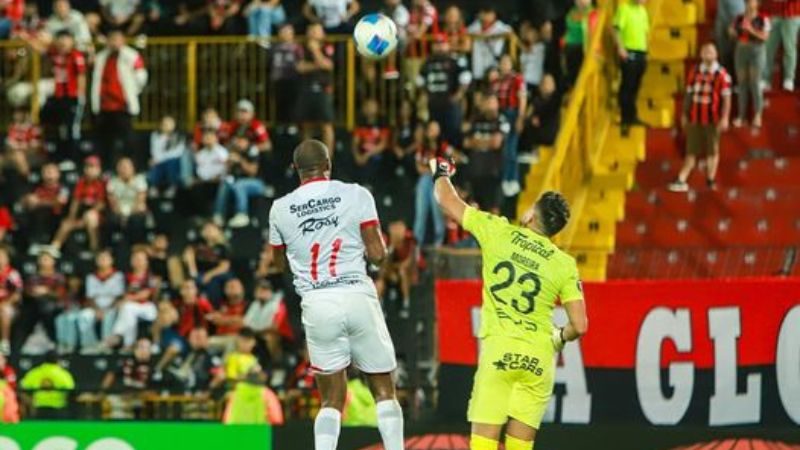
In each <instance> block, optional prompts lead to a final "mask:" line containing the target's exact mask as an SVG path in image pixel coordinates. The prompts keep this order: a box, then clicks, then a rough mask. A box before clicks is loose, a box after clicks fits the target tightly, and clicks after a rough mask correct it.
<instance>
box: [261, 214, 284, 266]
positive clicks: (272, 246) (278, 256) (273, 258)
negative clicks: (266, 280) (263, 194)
mask: <svg viewBox="0 0 800 450" xmlns="http://www.w3.org/2000/svg"><path fill="white" fill-rule="evenodd" d="M265 259H266V261H264V265H265V266H266V267H265V270H264V274H266V273H268V272H269V267H270V266H271V267H274V268H275V270H276V271H277V272H283V271H285V270H286V242H285V241H284V240H283V235H282V234H281V232H280V230H279V229H278V209H277V208H276V205H275V204H273V205H272V209H270V210H269V246H268V247H267V254H266V255H265Z"/></svg>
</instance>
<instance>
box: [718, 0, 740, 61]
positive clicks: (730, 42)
mask: <svg viewBox="0 0 800 450" xmlns="http://www.w3.org/2000/svg"><path fill="white" fill-rule="evenodd" d="M744 4H745V0H720V1H718V2H717V15H716V17H714V41H715V42H716V43H717V48H718V49H719V61H720V64H722V65H723V66H725V68H726V69H727V70H729V71H733V70H734V65H733V52H734V49H735V48H736V37H735V36H731V33H730V29H731V24H732V23H733V21H734V20H735V19H736V17H738V16H739V15H741V14H743V13H744Z"/></svg>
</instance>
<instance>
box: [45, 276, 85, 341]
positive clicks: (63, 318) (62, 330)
mask: <svg viewBox="0 0 800 450" xmlns="http://www.w3.org/2000/svg"><path fill="white" fill-rule="evenodd" d="M66 286H67V289H66V294H65V295H64V298H62V299H61V307H60V308H59V313H58V315H57V316H56V318H55V322H54V323H55V333H56V349H57V351H58V353H59V354H72V353H74V352H75V350H76V349H78V348H79V347H78V333H76V331H78V329H77V317H79V315H80V313H81V312H82V311H83V307H84V304H85V302H84V292H83V282H82V280H81V279H80V277H77V276H70V277H67V278H66ZM92 325H94V321H92ZM83 344H84V343H83V336H81V342H80V345H81V346H83Z"/></svg>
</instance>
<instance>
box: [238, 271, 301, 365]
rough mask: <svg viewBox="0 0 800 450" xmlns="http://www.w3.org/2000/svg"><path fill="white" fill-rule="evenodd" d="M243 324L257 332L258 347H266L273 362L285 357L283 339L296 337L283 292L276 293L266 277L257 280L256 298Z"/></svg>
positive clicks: (248, 309) (251, 303)
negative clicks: (290, 323)
mask: <svg viewBox="0 0 800 450" xmlns="http://www.w3.org/2000/svg"><path fill="white" fill-rule="evenodd" d="M243 325H244V326H245V327H247V328H250V329H251V330H253V331H254V332H255V334H256V339H257V341H258V346H257V349H258V347H265V348H266V350H267V353H268V355H269V358H270V360H271V361H273V362H277V361H280V360H281V358H282V357H283V346H282V343H283V340H291V339H293V337H294V336H293V332H292V328H291V325H289V312H288V310H287V309H286V303H285V302H284V298H283V294H282V293H275V292H274V291H273V289H272V283H270V282H269V281H268V280H266V279H261V280H258V281H257V282H256V288H255V295H254V299H253V301H252V302H250V307H249V308H247V313H245V316H244V320H243Z"/></svg>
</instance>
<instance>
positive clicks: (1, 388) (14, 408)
mask: <svg viewBox="0 0 800 450" xmlns="http://www.w3.org/2000/svg"><path fill="white" fill-rule="evenodd" d="M2 359H3V356H0V360H2ZM18 422H19V402H18V401H17V393H16V390H15V388H13V387H12V386H11V384H10V383H9V382H8V381H6V379H5V377H4V374H3V373H2V372H0V423H18Z"/></svg>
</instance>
